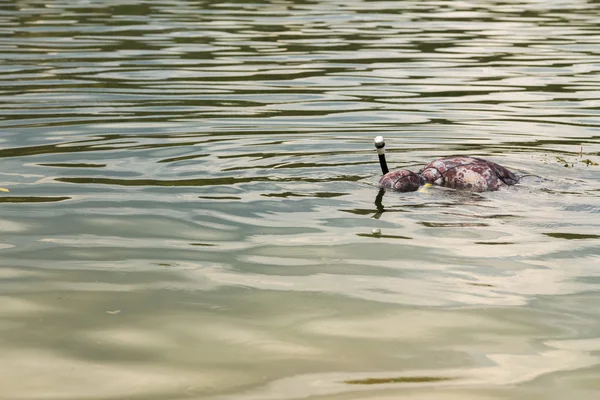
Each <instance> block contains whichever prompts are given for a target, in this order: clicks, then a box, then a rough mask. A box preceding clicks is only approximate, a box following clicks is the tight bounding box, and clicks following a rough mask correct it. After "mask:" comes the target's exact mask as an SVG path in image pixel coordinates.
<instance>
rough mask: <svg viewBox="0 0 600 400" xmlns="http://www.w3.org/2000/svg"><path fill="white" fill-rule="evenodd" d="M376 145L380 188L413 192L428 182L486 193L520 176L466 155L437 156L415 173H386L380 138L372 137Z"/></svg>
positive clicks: (514, 182)
mask: <svg viewBox="0 0 600 400" xmlns="http://www.w3.org/2000/svg"><path fill="white" fill-rule="evenodd" d="M375 148H376V149H377V154H378V155H379V164H380V165H381V171H382V172H383V176H382V177H381V179H380V180H379V187H380V188H383V189H393V190H396V191H399V192H414V191H416V190H418V189H419V188H420V187H421V186H423V185H425V184H428V183H429V184H432V185H437V186H444V187H449V188H453V189H461V190H469V191H473V192H485V191H490V190H498V189H500V188H501V187H503V186H512V185H515V184H517V183H518V182H519V179H520V178H519V177H518V176H517V175H515V174H514V173H512V172H511V171H509V170H507V169H506V168H504V167H503V166H501V165H498V164H496V163H495V162H492V161H488V160H484V159H482V158H476V157H467V156H456V157H446V158H439V159H437V160H434V161H432V162H430V163H429V164H427V165H426V166H425V168H423V169H422V170H420V171H419V172H417V173H414V172H412V171H409V170H406V169H401V170H397V171H392V172H389V170H388V167H387V163H386V161H385V142H384V140H383V137H381V136H377V137H376V138H375Z"/></svg>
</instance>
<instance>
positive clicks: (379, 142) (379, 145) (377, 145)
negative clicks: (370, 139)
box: [375, 136, 385, 154]
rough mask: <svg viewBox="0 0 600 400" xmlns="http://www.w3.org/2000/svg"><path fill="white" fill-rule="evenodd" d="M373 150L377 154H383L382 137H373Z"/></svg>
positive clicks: (383, 144)
mask: <svg viewBox="0 0 600 400" xmlns="http://www.w3.org/2000/svg"><path fill="white" fill-rule="evenodd" d="M375 148H376V149H377V154H385V140H383V136H377V137H375Z"/></svg>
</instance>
